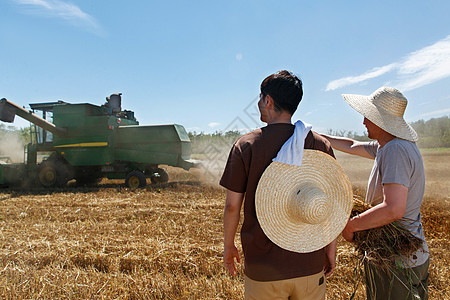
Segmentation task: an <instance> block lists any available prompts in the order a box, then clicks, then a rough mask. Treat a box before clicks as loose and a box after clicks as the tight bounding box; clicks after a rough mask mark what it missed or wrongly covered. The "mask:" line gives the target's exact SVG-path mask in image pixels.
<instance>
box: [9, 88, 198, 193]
mask: <svg viewBox="0 0 450 300" xmlns="http://www.w3.org/2000/svg"><path fill="white" fill-rule="evenodd" d="M30 107H31V109H32V110H33V112H29V111H26V110H25V109H23V108H21V107H18V106H17V105H15V104H13V103H11V102H10V101H8V100H6V99H2V100H0V120H2V121H7V122H12V121H13V120H14V115H16V114H17V115H19V116H21V117H22V118H24V119H26V120H28V121H30V122H31V123H32V126H31V136H32V141H31V143H30V144H28V145H27V147H26V150H25V152H26V163H25V165H24V166H21V165H20V164H14V165H13V164H7V163H2V164H0V184H11V183H16V182H17V181H26V180H30V179H36V180H37V181H38V182H39V183H40V184H42V185H44V186H61V185H65V184H66V183H67V182H68V181H69V180H71V179H76V181H77V182H78V183H82V184H89V183H95V182H97V181H98V180H99V179H101V178H102V177H107V178H110V179H126V184H127V185H128V186H130V187H132V188H135V187H142V186H145V184H146V179H147V178H150V179H151V181H152V182H166V181H167V180H168V174H167V173H166V171H165V170H164V169H162V168H160V167H159V165H168V166H174V167H180V168H183V169H185V170H189V169H190V168H191V167H193V166H194V165H195V164H196V162H195V161H194V160H191V159H190V153H191V148H190V140H189V137H188V135H187V133H186V130H185V129H184V127H183V126H181V125H178V124H171V125H155V126H141V125H139V122H138V121H137V120H136V118H135V117H134V113H133V112H132V111H128V110H124V111H122V109H121V94H113V95H111V96H110V97H107V102H106V103H105V104H104V105H102V106H97V105H93V104H89V103H81V104H70V103H66V102H62V101H58V102H51V103H36V104H30ZM36 112H41V113H42V118H41V117H39V116H37V115H36V114H35V113H36ZM47 119H52V121H53V122H49V121H48V120H47ZM41 154H47V157H46V158H45V159H44V160H42V161H41V160H40V156H41Z"/></svg>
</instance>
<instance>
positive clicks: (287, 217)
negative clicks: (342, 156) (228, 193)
mask: <svg viewBox="0 0 450 300" xmlns="http://www.w3.org/2000/svg"><path fill="white" fill-rule="evenodd" d="M352 198H353V193H352V188H351V184H350V181H349V179H348V177H347V175H346V174H345V172H344V170H343V169H342V167H341V166H340V165H339V163H338V162H337V161H336V160H335V159H334V158H333V157H331V156H330V155H328V154H326V153H323V152H321V151H318V150H304V152H303V159H302V164H301V165H300V166H298V165H290V164H286V163H281V162H277V161H273V162H272V163H271V164H270V165H269V166H268V167H267V168H266V170H265V171H264V173H263V175H262V176H261V178H260V180H259V183H258V187H257V189H256V195H255V205H256V216H257V218H258V221H259V223H260V225H261V228H262V230H263V231H264V233H265V234H266V236H267V237H268V238H269V239H270V240H271V241H272V242H273V243H274V244H276V245H278V246H279V247H281V248H283V249H286V250H289V251H294V252H299V253H306V252H313V251H316V250H319V249H321V248H323V247H325V246H326V245H328V244H329V243H331V242H332V241H333V240H334V239H335V238H336V237H337V236H338V235H339V234H340V233H341V232H342V230H343V229H344V227H345V224H346V223H347V220H348V218H349V216H350V212H351V209H352V205H353V202H352Z"/></svg>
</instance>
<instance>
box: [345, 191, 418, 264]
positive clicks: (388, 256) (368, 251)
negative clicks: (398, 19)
mask: <svg viewBox="0 0 450 300" xmlns="http://www.w3.org/2000/svg"><path fill="white" fill-rule="evenodd" d="M353 203H354V205H353V210H352V216H355V215H357V214H361V213H363V212H364V211H366V210H368V209H369V208H371V206H370V205H368V204H366V203H364V202H363V201H362V200H361V199H358V198H354V199H353ZM353 239H354V243H355V248H356V250H358V253H359V254H360V255H362V259H364V260H367V261H368V262H370V263H371V264H372V265H373V266H374V267H376V268H380V269H382V270H386V271H388V270H389V269H390V270H392V269H393V268H395V267H396V263H398V262H402V261H404V259H405V257H409V256H410V255H411V254H413V253H414V252H415V251H417V250H418V249H419V248H420V247H421V246H422V240H421V239H420V238H419V237H417V236H415V235H414V234H413V233H412V232H411V231H410V230H408V229H407V228H405V227H404V226H402V225H401V224H400V223H399V222H397V221H394V222H392V223H389V224H387V225H384V226H381V227H377V228H372V229H368V230H363V231H358V232H355V234H354V237H353Z"/></svg>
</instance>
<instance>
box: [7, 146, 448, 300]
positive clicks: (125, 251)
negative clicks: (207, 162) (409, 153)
mask: <svg viewBox="0 0 450 300" xmlns="http://www.w3.org/2000/svg"><path fill="white" fill-rule="evenodd" d="M423 155H424V160H425V168H426V171H427V189H426V197H425V199H424V203H423V220H424V227H425V231H426V236H427V239H428V243H429V246H430V250H431V255H432V262H431V270H430V273H431V275H430V299H450V288H449V283H450V280H449V278H450V271H449V267H448V265H449V263H450V255H449V253H448V252H449V250H450V247H449V246H450V242H449V241H450V235H449V214H450V213H449V208H450V201H449V200H450V199H449V197H448V195H449V193H448V192H449V179H450V159H449V158H450V150H440V151H423ZM338 159H339V161H340V162H341V164H342V165H343V166H344V169H345V170H346V171H347V173H348V174H349V177H350V179H351V181H352V183H353V184H354V189H355V191H356V193H363V189H364V185H365V181H366V180H367V176H368V174H369V172H370V166H371V161H369V160H367V161H365V160H364V159H358V158H354V157H350V156H347V155H344V154H341V153H339V154H338ZM168 169H169V173H170V175H171V181H170V182H169V183H168V184H165V185H160V186H150V185H149V186H147V187H146V188H144V189H140V190H136V191H130V190H129V189H127V188H124V186H123V184H122V182H119V181H117V182H116V181H107V180H104V181H102V183H101V184H100V185H99V186H97V187H86V188H79V187H75V186H74V185H69V186H68V187H67V188H64V189H53V190H44V189H30V190H12V189H2V190H0V299H61V298H62V299H79V298H85V299H241V298H242V295H243V275H242V270H240V272H239V274H238V276H237V277H235V278H232V277H231V276H230V275H228V274H227V273H226V272H225V270H224V268H223V267H222V247H223V246H222V211H223V204H224V196H225V191H224V190H223V189H222V188H220V187H219V186H217V185H216V184H213V183H210V182H208V180H205V178H203V177H204V176H203V173H202V171H201V170H192V171H190V172H186V171H182V170H177V169H172V168H168ZM208 179H210V178H208ZM238 244H240V243H238ZM356 264H357V260H356V259H355V253H354V251H353V248H352V246H351V245H350V244H349V243H346V242H344V241H342V240H340V242H339V246H338V256H337V269H336V271H335V273H334V274H333V276H332V277H331V279H330V280H329V281H328V282H327V284H328V286H327V289H328V299H349V298H350V295H351V294H352V292H353V291H354V284H355V282H356V281H357V278H356V277H355V276H354V275H353V273H354V270H355V266H356ZM363 297H364V289H363V288H362V287H361V286H360V287H359V289H358V291H357V294H356V299H363Z"/></svg>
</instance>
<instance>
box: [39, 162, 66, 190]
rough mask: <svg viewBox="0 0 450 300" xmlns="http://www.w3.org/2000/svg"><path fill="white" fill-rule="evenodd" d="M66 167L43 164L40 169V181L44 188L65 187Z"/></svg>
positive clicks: (49, 163) (55, 164)
mask: <svg viewBox="0 0 450 300" xmlns="http://www.w3.org/2000/svg"><path fill="white" fill-rule="evenodd" d="M65 171H66V170H65V166H64V165H58V164H57V163H53V162H49V161H47V162H43V163H42V164H41V165H40V166H39V169H38V175H37V178H38V181H39V183H40V184H41V185H42V186H44V187H56V186H64V185H66V183H67V174H66V173H67V172H65Z"/></svg>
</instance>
